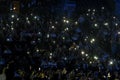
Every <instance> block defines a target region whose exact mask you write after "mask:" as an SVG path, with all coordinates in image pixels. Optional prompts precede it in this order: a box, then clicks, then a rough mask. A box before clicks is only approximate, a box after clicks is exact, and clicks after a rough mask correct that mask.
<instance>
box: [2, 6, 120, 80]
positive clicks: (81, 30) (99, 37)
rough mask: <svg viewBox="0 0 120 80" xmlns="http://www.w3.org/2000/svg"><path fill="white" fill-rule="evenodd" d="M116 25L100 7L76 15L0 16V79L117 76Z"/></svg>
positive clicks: (113, 79) (102, 79)
mask: <svg viewBox="0 0 120 80" xmlns="http://www.w3.org/2000/svg"><path fill="white" fill-rule="evenodd" d="M119 26H120V22H119V18H117V17H116V16H114V15H113V14H111V13H107V12H104V7H102V8H101V13H99V12H97V10H96V9H88V11H86V13H85V14H81V15H80V16H79V17H78V18H68V17H62V18H61V16H59V15H58V16H56V17H55V18H48V17H46V16H40V15H36V14H34V13H30V14H26V15H22V16H21V15H17V14H9V15H7V16H4V17H1V21H0V80H120V76H119V75H120V72H119V71H120V55H119V49H120V45H119V44H120V40H119V37H120V31H119V30H120V27H119Z"/></svg>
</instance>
